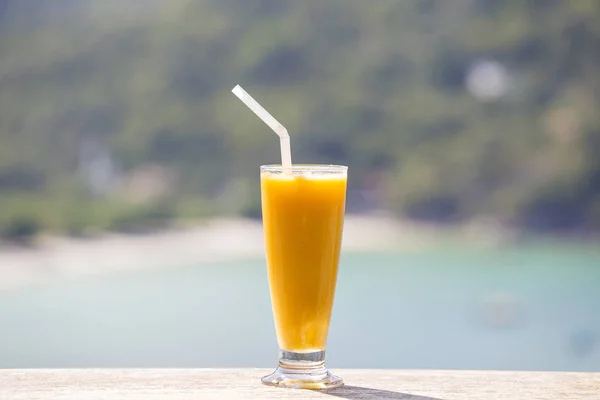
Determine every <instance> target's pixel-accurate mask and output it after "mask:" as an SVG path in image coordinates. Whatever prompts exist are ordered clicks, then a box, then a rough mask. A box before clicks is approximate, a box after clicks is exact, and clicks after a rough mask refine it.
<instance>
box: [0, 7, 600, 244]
mask: <svg viewBox="0 0 600 400" xmlns="http://www.w3.org/2000/svg"><path fill="white" fill-rule="evenodd" d="M126 3H127V2H126ZM142 3H144V5H143V6H142V5H141V4H142ZM142 3H139V4H138V3H137V2H132V3H131V4H130V3H127V4H125V3H124V2H120V1H116V0H81V1H79V2H69V1H66V2H49V3H48V4H47V5H45V6H44V7H40V6H39V5H37V2H33V1H31V0H22V1H17V0H0V51H1V52H2V57H0V142H1V143H2V144H1V145H0V203H1V204H6V203H11V204H12V203H16V202H20V201H21V200H17V199H27V200H26V201H25V202H24V203H23V204H22V205H21V206H19V207H17V208H18V210H16V209H15V208H14V207H12V208H11V207H9V208H6V209H3V210H2V213H3V214H5V215H0V226H5V227H6V226H8V224H10V221H11V220H12V219H11V218H13V217H16V216H18V215H28V216H31V218H33V219H34V220H36V221H39V225H40V226H43V227H44V228H45V229H52V230H59V231H61V230H62V231H68V232H71V233H72V234H83V233H85V232H86V231H87V230H88V228H89V227H99V228H101V229H107V228H108V229H120V230H131V229H134V230H137V229H146V226H157V225H159V226H160V225H162V224H164V221H167V220H169V219H177V218H180V219H190V218H203V217H205V216H207V215H209V214H215V213H219V214H241V215H245V216H249V217H254V218H256V217H258V216H259V215H260V207H259V196H258V192H257V191H258V167H259V166H260V165H261V164H268V163H276V162H278V161H279V155H278V151H279V150H278V143H277V140H276V139H275V137H274V135H273V134H272V133H271V132H269V130H268V128H267V127H265V126H264V124H262V122H260V121H259V120H258V119H257V118H256V117H255V116H254V115H253V114H252V113H251V112H249V111H248V110H247V109H246V108H245V107H244V106H243V105H242V104H241V103H240V102H239V101H238V100H237V99H236V98H235V97H234V96H232V95H231V93H230V92H229V90H230V89H231V87H233V86H234V85H235V84H236V83H240V84H242V85H243V86H244V87H246V88H247V89H248V90H249V91H251V92H252V93H253V95H255V97H256V98H257V99H258V100H259V101H260V102H261V103H263V104H264V105H265V106H266V107H267V108H268V109H269V110H271V111H272V112H273V114H274V115H276V116H277V118H278V119H279V120H281V121H282V122H284V123H285V125H286V126H287V127H288V129H289V131H290V132H291V134H292V147H293V153H294V154H293V155H294V161H296V162H302V163H311V162H317V163H344V164H348V165H349V166H350V180H349V189H350V190H351V191H352V192H354V191H358V190H362V189H364V188H365V187H370V186H369V185H370V184H369V182H370V181H369V180H370V179H371V177H372V176H373V174H380V176H381V177H383V178H382V179H380V181H379V183H378V187H377V188H376V189H377V191H378V192H380V193H382V196H383V204H385V205H386V207H388V208H390V209H392V210H394V211H395V212H397V213H398V214H399V215H403V216H408V217H411V218H419V219H422V218H424V219H432V220H436V221H461V220H467V219H469V218H471V217H474V216H476V215H478V214H488V215H489V214H491V215H496V216H497V217H498V218H501V219H504V220H508V221H512V222H514V223H515V224H517V225H520V226H526V227H532V228H540V229H542V228H543V229H547V228H548V229H554V228H561V229H563V228H564V229H567V228H569V229H570V228H577V227H580V226H582V225H585V226H587V225H589V224H591V225H592V226H593V227H596V228H599V227H600V224H599V220H598V218H597V217H596V218H593V217H592V216H594V215H597V207H598V206H597V199H598V198H599V196H600V179H598V178H597V177H598V176H600V167H599V163H598V162H597V159H598V155H599V154H600V145H599V144H598V143H599V142H600V116H599V114H598V112H597V110H598V109H600V99H599V98H598V93H599V92H600V86H599V82H600V75H599V72H598V71H600V68H599V67H600V53H599V51H598V49H600V29H599V28H598V27H600V3H598V2H596V1H592V0H577V1H570V2H567V1H563V2H560V1H512V0H505V1H491V0H476V1H473V0H452V1H445V0H444V1H442V0H438V1H435V0H434V1H431V0H415V1H398V0H377V1H376V2H366V1H360V0H328V1H321V0H303V1H294V0H245V1H232V0H204V1H196V2H189V1H185V0H172V1H169V2H148V3H146V2H142ZM150 3H153V4H150ZM36 5H37V6H36ZM75 5H76V6H75ZM53 7H66V8H67V9H68V10H69V12H66V11H65V9H60V12H58V11H56V10H52V8H53ZM50 16H51V17H50ZM480 60H494V61H497V62H499V63H501V64H502V65H503V66H505V67H506V69H507V71H508V73H509V78H510V79H509V82H508V83H509V86H508V90H507V93H506V94H505V95H504V96H503V97H500V98H499V99H496V100H493V101H487V102H486V101H481V100H478V99H477V98H476V97H474V96H473V95H472V94H471V93H469V91H468V90H467V88H466V86H465V80H466V79H467V76H468V74H469V70H470V68H471V67H472V65H473V63H475V62H477V61H480ZM90 141H91V142H92V143H96V144H97V145H98V146H100V147H101V148H105V149H108V152H109V153H110V156H111V159H112V160H113V161H114V163H115V171H117V173H118V174H119V177H120V178H124V180H127V178H128V177H130V175H132V174H133V175H135V173H136V171H138V170H139V169H140V168H142V167H144V166H148V165H160V166H163V167H166V168H167V169H168V170H169V171H170V175H168V177H167V178H161V179H162V181H161V182H162V183H160V185H163V184H165V182H166V184H167V186H166V187H167V188H166V189H164V192H166V193H162V194H161V195H160V196H158V197H153V196H149V197H148V198H147V199H145V200H144V201H142V202H138V201H132V200H131V199H129V197H128V196H131V191H132V190H133V191H136V190H141V189H138V186H136V185H133V186H132V187H134V189H131V190H129V191H128V189H126V188H124V186H123V187H121V186H118V185H116V186H117V187H116V188H110V189H107V188H104V189H103V191H102V193H101V194H99V193H97V190H96V189H94V188H90V187H88V186H89V185H86V184H85V183H84V182H85V179H84V178H85V176H86V174H85V171H83V170H82V167H81V159H82V148H84V147H85V143H88V142H90ZM83 158H85V157H83ZM594 177H596V178H594ZM88 179H89V177H88ZM152 185H159V184H157V183H156V184H152ZM152 185H151V186H152ZM565 190H567V191H569V193H568V195H567V194H565V193H564V191H565ZM134 194H135V193H134ZM134 197H135V196H134ZM582 219H583V220H584V221H583V222H582ZM550 220H555V221H562V222H560V223H558V222H557V223H550V224H546V223H545V222H544V223H540V221H550Z"/></svg>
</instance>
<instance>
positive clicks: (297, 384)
mask: <svg viewBox="0 0 600 400" xmlns="http://www.w3.org/2000/svg"><path fill="white" fill-rule="evenodd" d="M261 381H262V383H264V384H265V385H269V386H276V387H283V388H291V389H313V390H314V389H317V390H318V389H333V388H336V387H340V386H342V385H343V384H344V382H343V381H342V378H340V377H338V376H335V375H333V374H332V373H331V372H329V371H328V370H327V368H325V351H314V352H309V353H296V352H293V351H285V350H281V351H280V352H279V367H278V368H277V369H276V370H275V371H274V372H273V373H272V374H270V375H267V376H264V377H263V378H262V379H261Z"/></svg>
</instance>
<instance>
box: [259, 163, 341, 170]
mask: <svg viewBox="0 0 600 400" xmlns="http://www.w3.org/2000/svg"><path fill="white" fill-rule="evenodd" d="M285 169H286V168H284V167H283V165H281V164H266V165H261V166H260V170H261V171H266V172H283V171H284V170H285ZM290 169H291V170H292V172H294V171H299V172H302V171H311V172H343V171H347V170H348V166H347V165H336V164H293V165H292V167H291V168H290Z"/></svg>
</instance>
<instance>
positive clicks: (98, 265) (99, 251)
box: [0, 215, 439, 290]
mask: <svg viewBox="0 0 600 400" xmlns="http://www.w3.org/2000/svg"><path fill="white" fill-rule="evenodd" d="M436 235H439V232H438V233H437V234H435V233H434V231H432V230H431V229H428V228H426V227H425V226H421V225H417V224H414V225H413V224H410V223H406V222H400V221H398V220H394V219H392V218H389V216H387V215H369V216H362V215H360V216H359V215H351V216H347V217H346V221H345V226H344V239H343V250H344V251H352V252H356V251H373V250H375V251H377V250H381V251H385V250H398V249H406V250H410V249H415V248H419V247H421V246H423V245H425V244H427V243H431V242H432V241H435V237H436ZM263 251H264V249H263V232H262V225H261V223H260V222H259V221H256V220H250V219H241V218H230V219H224V218H220V219H212V220H209V221H207V222H206V223H204V224H202V225H199V226H196V227H187V228H180V229H174V230H167V231H162V232H155V233H148V234H116V233H106V234H103V235H99V236H97V237H93V238H72V237H57V236H48V237H44V238H42V239H41V240H40V242H39V244H38V245H36V246H35V247H15V246H6V247H0V290H1V289H8V288H13V287H17V286H20V285H26V284H31V283H36V282H42V281H45V280H49V279H68V278H72V277H78V276H84V275H94V274H106V273H116V272H119V271H128V270H134V269H148V268H161V267H168V266H174V265H179V266H181V265H191V264H202V263H203V264H207V263H212V262H219V261H231V260H235V259H247V258H255V257H262V256H263Z"/></svg>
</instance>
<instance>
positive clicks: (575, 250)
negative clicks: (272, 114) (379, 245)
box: [0, 245, 600, 371]
mask: <svg viewBox="0 0 600 400" xmlns="http://www.w3.org/2000/svg"><path fill="white" fill-rule="evenodd" d="M276 357H277V346H276V339H275V333H274V328H273V323H272V317H271V308H270V302H269V292H268V282H267V275H266V268H265V266H264V260H262V259H256V260H246V261H241V262H240V261H237V262H229V263H218V264H213V265H198V266H194V265H189V266H181V265H180V266H177V265H173V266H171V267H168V268H164V269H160V270H151V271H148V270H146V271H136V272H133V273H132V272H129V273H123V274H117V275H110V276H101V277H98V276H96V277H88V278H85V279H79V280H71V281H62V282H60V283H58V282H55V283H49V284H45V285H37V286H30V287H27V288H23V289H19V290H13V291H9V292H4V293H0V367H119V366H121V367H272V366H275V364H276ZM327 360H328V364H329V365H330V366H332V367H348V368H452V369H518V370H529V369H537V370H573V371H600V249H596V248H594V247H592V246H587V247H586V246H566V245H529V246H520V247H513V248H504V249H498V250H490V249H488V250H482V249H479V250H475V249H469V248H444V249H439V250H428V251H420V252H411V253H399V252H398V253H394V252H390V253H356V254H345V255H344V256H343V259H342V261H341V265H340V274H339V280H338V290H337V294H336V303H335V308H334V315H333V318H332V325H331V330H330V335H329V345H328V353H327Z"/></svg>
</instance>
